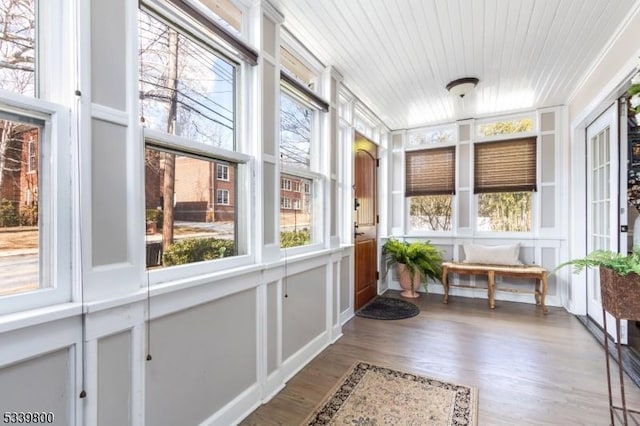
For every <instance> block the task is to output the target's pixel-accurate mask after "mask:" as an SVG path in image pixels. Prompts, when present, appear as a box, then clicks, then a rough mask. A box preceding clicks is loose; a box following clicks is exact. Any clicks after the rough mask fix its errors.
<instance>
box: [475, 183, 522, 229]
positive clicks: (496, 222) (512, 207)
mask: <svg viewBox="0 0 640 426" xmlns="http://www.w3.org/2000/svg"><path fill="white" fill-rule="evenodd" d="M532 194H533V193H532V192H496V193H488V194H478V218H477V223H476V227H477V229H478V230H479V231H509V232H530V231H531V196H532Z"/></svg>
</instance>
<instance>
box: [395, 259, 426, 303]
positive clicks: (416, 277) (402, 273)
mask: <svg viewBox="0 0 640 426" xmlns="http://www.w3.org/2000/svg"><path fill="white" fill-rule="evenodd" d="M398 281H399V282H400V287H402V289H403V290H404V291H402V292H401V293H400V296H402V297H406V298H409V299H415V298H416V297H420V294H419V293H418V292H416V290H417V289H418V288H420V284H421V281H420V273H419V272H418V271H416V272H415V273H414V274H413V287H412V286H411V276H410V274H409V271H407V266H406V265H405V264H404V263H398Z"/></svg>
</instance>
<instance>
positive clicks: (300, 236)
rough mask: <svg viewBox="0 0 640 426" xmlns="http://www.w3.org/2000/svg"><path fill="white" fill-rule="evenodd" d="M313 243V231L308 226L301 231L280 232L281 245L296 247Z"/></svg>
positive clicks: (283, 246)
mask: <svg viewBox="0 0 640 426" xmlns="http://www.w3.org/2000/svg"><path fill="white" fill-rule="evenodd" d="M309 243H311V232H309V230H308V229H307V228H304V229H301V230H299V231H282V232H280V247H282V248H287V247H296V246H303V245H305V244H309Z"/></svg>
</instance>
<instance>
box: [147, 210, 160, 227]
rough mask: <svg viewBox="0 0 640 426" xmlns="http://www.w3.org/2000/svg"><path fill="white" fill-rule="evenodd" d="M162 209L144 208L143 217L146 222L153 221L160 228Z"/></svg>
mask: <svg viewBox="0 0 640 426" xmlns="http://www.w3.org/2000/svg"><path fill="white" fill-rule="evenodd" d="M162 216H163V213H162V210H160V209H146V210H145V219H146V221H147V222H155V224H156V225H157V227H158V229H162Z"/></svg>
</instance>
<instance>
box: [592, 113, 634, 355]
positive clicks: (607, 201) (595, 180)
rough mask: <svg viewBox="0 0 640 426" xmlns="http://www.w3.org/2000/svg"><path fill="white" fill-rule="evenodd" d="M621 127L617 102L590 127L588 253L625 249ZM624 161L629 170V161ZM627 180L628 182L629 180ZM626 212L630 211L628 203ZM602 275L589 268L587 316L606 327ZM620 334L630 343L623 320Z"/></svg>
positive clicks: (610, 326) (609, 323) (610, 321)
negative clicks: (622, 227)
mask: <svg viewBox="0 0 640 426" xmlns="http://www.w3.org/2000/svg"><path fill="white" fill-rule="evenodd" d="M618 128H619V125H618V108H617V104H613V105H612V106H611V107H610V108H609V109H607V110H606V111H605V112H604V113H603V114H602V115H601V116H600V117H598V119H596V120H595V121H594V122H593V123H591V124H590V125H589V127H587V252H588V253H591V252H592V251H594V250H612V251H619V250H620V249H621V246H620V240H621V238H620V224H621V221H620V217H621V209H620V205H621V204H620V202H619V200H620V198H621V196H620V193H621V191H620V187H621V184H622V182H621V179H620V176H621V170H620V149H619V145H618V143H619V137H618V133H619V132H618ZM625 154H626V152H625ZM625 157H626V155H625ZM623 164H624V168H625V169H626V163H623ZM623 182H624V185H626V180H624V181H623ZM625 189H626V186H625ZM624 212H625V214H626V204H625V209H624ZM625 245H626V244H625ZM625 250H626V249H625ZM599 275H600V274H599V272H598V270H597V269H589V270H587V315H588V316H589V317H590V318H592V319H593V320H594V321H595V322H596V323H597V324H599V325H600V326H603V325H604V318H603V317H602V302H601V297H600V277H599ZM607 330H608V331H609V333H610V334H611V336H612V337H614V339H615V335H616V329H615V322H614V320H613V317H611V316H610V315H609V314H607ZM620 335H621V343H626V342H627V324H626V321H622V322H621V325H620Z"/></svg>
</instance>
